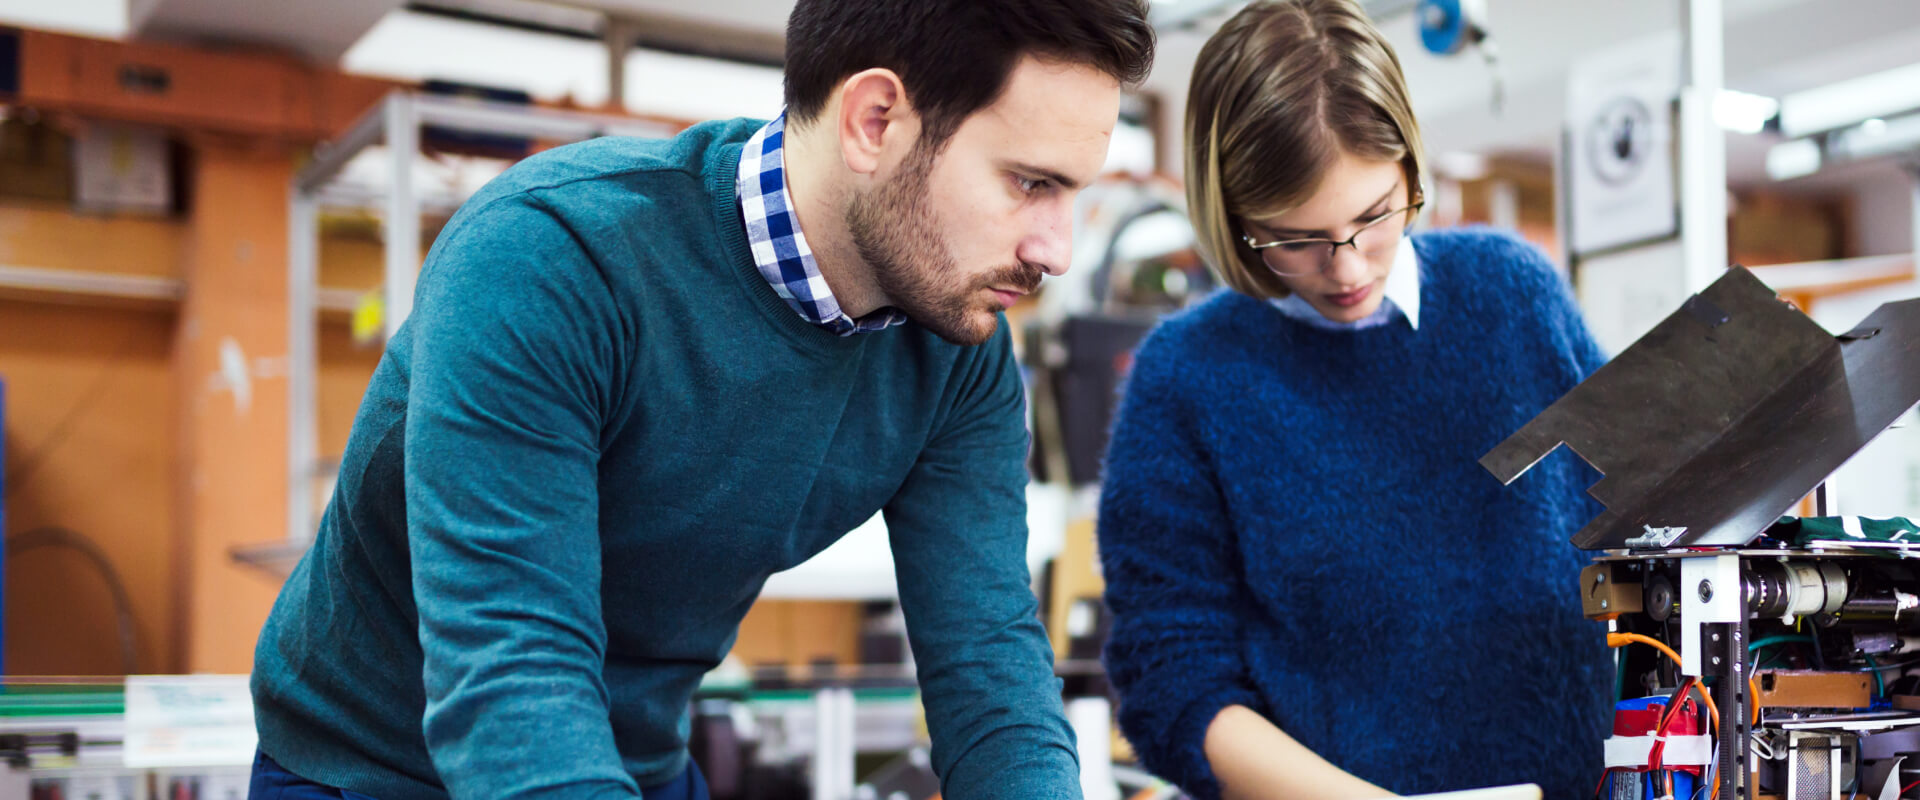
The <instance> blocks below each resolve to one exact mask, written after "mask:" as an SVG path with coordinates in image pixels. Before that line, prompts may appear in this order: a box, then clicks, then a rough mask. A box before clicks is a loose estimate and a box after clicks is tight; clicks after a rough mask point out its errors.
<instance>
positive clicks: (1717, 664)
mask: <svg viewBox="0 0 1920 800" xmlns="http://www.w3.org/2000/svg"><path fill="white" fill-rule="evenodd" d="M1713 665H1714V666H1716V667H1717V666H1720V657H1719V656H1714V657H1713Z"/></svg>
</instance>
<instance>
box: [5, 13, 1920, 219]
mask: <svg viewBox="0 0 1920 800" xmlns="http://www.w3.org/2000/svg"><path fill="white" fill-rule="evenodd" d="M119 1H120V2H124V3H125V4H126V9H125V11H126V15H125V27H126V29H127V30H128V31H130V32H131V33H132V34H134V35H137V36H150V37H161V38H170V39H218V40H229V41H248V42H254V43H269V44H277V45H281V46H285V47H290V48H293V49H296V50H298V51H300V52H302V53H306V54H308V55H309V56H310V57H313V58H316V59H320V60H328V61H331V60H337V59H338V58H339V56H340V54H341V53H344V52H345V51H346V49H347V47H348V46H350V45H351V44H352V43H353V42H354V41H355V40H357V39H358V38H359V37H360V36H361V35H363V34H364V33H366V32H367V31H368V30H370V29H371V28H373V26H374V24H375V22H377V21H378V20H379V19H380V17H382V16H383V15H385V14H387V13H389V12H391V11H393V10H394V9H396V8H399V7H400V6H401V5H402V4H403V0H328V1H327V2H316V3H277V4H276V9H277V10H276V12H275V13H274V14H272V15H265V14H260V13H258V11H257V6H258V2H259V0H119ZM424 1H425V2H430V3H431V4H433V5H435V6H440V7H451V8H455V9H459V8H470V9H473V10H474V11H476V13H480V14H482V15H491V16H520V17H527V18H531V19H534V21H536V22H542V18H544V19H545V20H546V21H547V22H549V23H550V22H551V21H553V20H559V21H561V24H562V25H563V26H564V25H576V26H577V25H579V24H580V23H579V20H581V19H591V18H593V17H594V16H596V15H597V13H601V12H604V13H610V14H615V15H619V16H622V17H627V18H633V19H637V20H640V21H641V24H639V25H638V26H637V29H636V30H637V32H639V33H641V34H642V35H643V36H644V35H646V34H647V33H648V32H654V33H657V34H660V35H663V36H667V38H669V39H672V40H673V41H679V42H685V41H695V42H707V41H717V40H725V39H731V40H732V43H733V45H735V46H738V47H741V48H746V49H751V50H753V51H754V52H759V53H762V54H764V53H765V52H767V48H768V46H769V43H773V46H774V47H776V48H777V37H778V36H779V35H780V32H781V31H782V29H783V28H784V26H785V21H786V16H787V14H788V12H789V11H790V10H791V9H792V6H793V1H792V0H564V2H546V1H545V0H424ZM1723 1H1724V5H1725V17H1726V27H1725V67H1726V69H1725V72H1726V85H1727V86H1728V87H1729V88H1733V89H1739V90H1742V91H1747V92H1753V93H1757V94H1763V95H1768V96H1775V97H1777V96H1779V95H1781V94H1784V93H1787V92H1792V91H1796V90H1801V89H1807V88H1811V87H1815V86H1819V85H1823V84H1826V83H1830V82H1833V81H1836V80H1839V79H1842V78H1847V77H1852V76H1856V75H1861V74H1866V73H1869V72H1874V71H1878V70H1882V69H1887V68H1891V67H1894V66H1899V65H1904V64H1908V63H1913V62H1915V61H1917V60H1920V2H1914V1H1913V0H1723ZM112 2H114V0H71V2H70V3H69V4H68V5H71V6H74V7H81V6H89V5H93V6H97V5H101V4H102V3H112ZM1203 2H1209V0H1160V2H1159V3H1158V4H1157V5H1161V6H1165V5H1167V4H1178V3H1203ZM1486 5H1487V11H1488V14H1487V17H1488V27H1489V28H1490V30H1491V32H1492V34H1493V40H1494V42H1495V43H1496V45H1497V46H1498V52H1499V54H1500V71H1501V74H1502V75H1503V77H1504V81H1505V87H1506V88H1505V94H1506V103H1505V108H1504V110H1503V111H1502V112H1501V113H1499V114H1495V113H1494V112H1493V110H1492V108H1491V103H1490V100H1491V91H1492V89H1491V87H1492V84H1491V78H1490V75H1491V73H1490V71H1489V69H1488V67H1487V65H1486V64H1485V63H1484V62H1483V61H1482V60H1481V59H1480V58H1478V57H1477V56H1474V55H1473V54H1471V53H1469V54H1463V55H1461V56H1456V57H1450V58H1438V57H1435V56H1432V55H1429V54H1428V53H1427V52H1426V51H1425V50H1424V49H1422V48H1421V47H1420V46H1419V43H1418V41H1417V37H1416V33H1415V30H1414V23H1413V20H1412V18H1411V15H1406V14H1402V15H1399V16H1397V17H1391V18H1387V19H1383V20H1380V21H1379V24H1380V26H1381V28H1382V29H1383V30H1384V31H1385V32H1386V33H1387V35H1388V37H1389V39H1391V40H1392V41H1393V42H1394V44H1395V47H1396V49H1397V50H1398V52H1399V54H1400V57H1401V60H1402V63H1403V65H1404V68H1405V71H1406V73H1407V79H1408V84H1409V89H1410V90H1411V92H1412V93H1413V96H1414V99H1415V107H1416V110H1417V112H1418V113H1419V115H1420V119H1421V124H1422V128H1423V132H1424V134H1425V137H1426V139H1427V142H1428V145H1429V147H1430V149H1432V150H1433V151H1435V152H1447V151H1469V152H1476V153H1481V154H1494V155H1509V156H1520V157H1530V158H1535V159H1545V158H1549V157H1550V156H1551V153H1552V151H1553V142H1554V140H1555V138H1556V136H1557V132H1558V130H1559V127H1560V124H1561V117H1562V114H1563V110H1564V106H1565V102H1566V92H1565V86H1566V81H1567V75H1568V70H1569V68H1570V66H1571V65H1572V64H1574V63H1575V62H1576V61H1578V60H1579V59H1581V58H1584V57H1587V56H1590V55H1593V54H1596V53H1599V52H1602V51H1604V50H1605V49H1607V48H1609V47H1611V46H1614V45H1619V44H1622V43H1626V42H1629V41H1632V40H1635V39H1637V38H1640V37H1644V36H1648V35H1652V34H1655V33H1657V32H1660V31H1663V30H1673V29H1675V28H1677V27H1678V25H1679V22H1680V10H1681V7H1682V5H1683V3H1682V0H1607V2H1604V3H1597V2H1592V1H1591V0H1486ZM49 13H50V12H49V11H48V10H47V4H44V3H39V2H35V0H0V22H5V21H7V20H8V18H10V17H11V18H13V19H14V20H16V21H22V20H24V21H25V24H36V23H38V24H43V25H44V24H48V23H47V19H48V17H47V15H48V14H49ZM36 15H38V16H36ZM54 16H58V15H54ZM1215 19H1216V20H1217V19H1218V17H1216V18H1215ZM567 20H571V21H572V22H567ZM51 26H52V27H60V26H59V25H58V24H57V20H56V24H53V25H51ZM1201 27H1202V29H1201V30H1195V31H1176V32H1169V33H1165V34H1163V35H1162V36H1161V41H1160V50H1159V57H1158V59H1157V63H1156V65H1155V69H1154V71H1153V74H1152V75H1151V76H1150V77H1149V78H1148V80H1147V83H1146V88H1148V89H1149V90H1151V91H1153V92H1155V93H1157V94H1159V95H1161V96H1162V97H1163V98H1165V100H1166V101H1167V102H1166V108H1167V110H1168V112H1169V118H1170V119H1178V118H1179V117H1178V112H1179V109H1180V108H1181V107H1182V106H1183V105H1184V102H1185V94H1186V83H1187V79H1188V75H1189V73H1190V71H1191V66H1192V63H1193V60H1194V56H1195V54H1196V53H1197V52H1198V50H1199V48H1200V46H1201V44H1202V43H1203V42H1204V40H1205V35H1206V33H1207V32H1209V31H1210V29H1211V26H1210V25H1205V24H1203V25H1202V26H1201ZM673 41H670V42H668V44H669V47H668V48H667V49H672V48H673ZM727 46H730V45H729V44H728V43H727V42H720V44H717V45H714V47H715V48H718V49H721V50H724V49H726V47H727ZM1775 141H1777V140H1776V139H1773V138H1771V137H1770V136H1767V135H1760V136H1746V135H1739V134H1729V137H1728V152H1729V164H1728V174H1729V178H1730V179H1731V180H1732V181H1734V182H1735V183H1751V182H1755V181H1761V180H1764V171H1763V166H1762V165H1763V163H1764V157H1765V152H1766V149H1767V148H1768V147H1769V146H1770V145H1771V144H1773V143H1774V142H1775ZM1797 184H1798V185H1806V186H1819V185H1821V182H1820V181H1819V180H1818V179H1811V180H1808V181H1805V182H1804V183H1801V182H1797Z"/></svg>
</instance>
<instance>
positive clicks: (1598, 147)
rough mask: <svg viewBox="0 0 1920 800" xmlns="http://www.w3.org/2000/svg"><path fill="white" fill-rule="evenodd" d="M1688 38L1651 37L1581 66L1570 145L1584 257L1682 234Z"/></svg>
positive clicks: (1571, 109)
mask: <svg viewBox="0 0 1920 800" xmlns="http://www.w3.org/2000/svg"><path fill="white" fill-rule="evenodd" d="M1679 90H1680V38H1679V36H1678V34H1673V33H1667V34H1662V35H1658V36H1653V37H1648V38H1645V39H1641V40H1638V41H1635V42H1632V43H1629V44H1626V45H1622V46H1620V47H1617V48H1612V49H1609V50H1607V51H1605V52H1603V53H1601V54H1599V55H1596V56H1593V57H1591V58H1587V59H1583V60H1581V61H1580V62H1578V63H1576V64H1574V66H1573V68H1572V70H1571V72H1570V73H1569V75H1568V81H1567V118H1566V137H1565V140H1564V153H1563V154H1562V157H1563V159H1564V161H1565V175H1566V180H1567V187H1566V200H1567V206H1568V217H1567V229H1568V230H1567V234H1568V243H1567V247H1568V251H1569V252H1570V253H1571V254H1572V255H1573V256H1574V257H1576V258H1578V257H1582V256H1586V255H1590V254H1593V253H1597V252H1602V251H1606V250H1611V249H1615V248H1618V247H1622V246H1625V245H1630V244H1634V243H1638V242H1646V241H1651V240H1656V239H1661V238H1665V237H1670V236H1674V235H1676V234H1677V233H1678V232H1679V229H1680V217H1679V206H1678V198H1677V195H1676V188H1675V177H1674V108H1673V100H1674V98H1675V97H1676V96H1677V95H1678V93H1679Z"/></svg>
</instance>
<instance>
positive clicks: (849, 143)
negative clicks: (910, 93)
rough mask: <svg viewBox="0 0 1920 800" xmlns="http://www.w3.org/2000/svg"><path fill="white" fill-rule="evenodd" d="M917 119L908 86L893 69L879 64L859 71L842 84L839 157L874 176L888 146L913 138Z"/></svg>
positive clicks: (897, 146) (858, 171)
mask: <svg viewBox="0 0 1920 800" xmlns="http://www.w3.org/2000/svg"><path fill="white" fill-rule="evenodd" d="M917 122H918V118H917V117H916V116H915V115H914V112H913V109H912V107H911V105H910V104H909V103H908V102H907V88H906V86H905V85H904V84H902V83H901V82H900V76H899V75H897V74H895V73H894V71H893V70H890V69H882V68H878V67H876V68H874V69H869V70H865V71H863V72H857V73H854V74H853V75H852V76H851V77H848V78H847V79H846V81H845V82H843V83H841V84H840V116H839V118H838V119H836V120H834V124H835V127H836V128H837V131H838V133H839V134H840V157H841V158H842V159H844V160H845V161H846V163H847V168H848V169H851V170H853V171H854V172H856V173H859V174H862V175H872V174H873V173H874V172H876V171H877V170H879V169H880V165H881V163H882V162H883V161H884V157H883V154H884V153H885V152H886V150H887V149H888V148H890V147H891V148H899V147H900V146H901V145H903V144H908V143H910V142H911V141H912V138H913V137H914V136H915V135H916V134H917V132H918V130H917V129H918V127H919V126H918V125H917V124H915V123H917ZM903 152H904V151H903Z"/></svg>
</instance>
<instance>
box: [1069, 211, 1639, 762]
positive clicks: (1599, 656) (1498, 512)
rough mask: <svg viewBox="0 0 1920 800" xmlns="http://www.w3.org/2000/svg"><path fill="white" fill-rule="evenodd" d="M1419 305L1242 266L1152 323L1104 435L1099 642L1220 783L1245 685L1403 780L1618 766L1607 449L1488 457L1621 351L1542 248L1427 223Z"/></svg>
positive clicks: (1122, 686) (1158, 751)
mask: <svg viewBox="0 0 1920 800" xmlns="http://www.w3.org/2000/svg"><path fill="white" fill-rule="evenodd" d="M1415 246H1416V248H1417V249H1418V252H1419V255H1420V261H1421V266H1422V271H1421V276H1422V286H1421V293H1422V294H1421V305H1422V311H1421V320H1420V328H1419V330H1418V331H1415V330H1412V329H1410V328H1409V327H1408V326H1406V325H1404V324H1390V325H1385V326H1381V327H1376V328H1372V329H1368V330H1361V331H1336V330H1322V329H1317V328H1313V327H1310V326H1307V325H1304V324H1301V323H1299V322H1297V321H1294V320H1291V319H1288V318H1287V317H1285V316H1283V315H1282V314H1281V313H1280V312H1279V311H1278V310H1276V309H1274V308H1273V307H1272V306H1271V305H1269V304H1268V303H1265V302H1263V301H1260V300H1256V299H1253V298H1250V297H1247V296H1245V295H1241V294H1236V293H1231V292H1225V293H1222V294H1220V295H1218V296H1215V297H1213V298H1211V299H1209V300H1208V301H1207V302H1205V303H1203V304H1202V305H1200V306H1199V307H1196V308H1194V309H1191V310H1189V311H1186V312H1183V313H1181V314H1178V315H1176V316H1173V317H1171V318H1169V319H1168V320H1167V321H1166V322H1165V323H1163V324H1162V325H1161V326H1160V327H1159V328H1158V329H1156V330H1155V331H1154V333H1153V334H1152V335H1151V336H1149V337H1148V339H1147V340H1146V341H1145V342H1144V343H1143V344H1142V345H1141V347H1140V350H1139V353H1138V354H1137V356H1136V360H1135V362H1134V366H1133V372H1132V374H1131V375H1130V376H1129V379H1128V383H1127V388H1126V395H1125V399H1124V402H1123V403H1122V407H1121V411H1120V415H1119V417H1118V421H1117V422H1116V424H1115V429H1114V434H1113V441H1112V446H1111V449H1110V450H1109V452H1108V456H1107V459H1108V460H1107V474H1106V479H1105V483H1104V487H1103V490H1102V495H1101V502H1100V551H1101V559H1102V562H1103V565H1104V568H1105V576H1106V580H1107V601H1108V603H1109V604H1110V606H1111V607H1112V610H1113V614H1114V626H1113V635H1112V638H1111V640H1110V641H1109V643H1108V646H1107V651H1106V660H1107V668H1108V670H1109V671H1110V673H1111V675H1112V679H1113V682H1114V685H1115V686H1116V687H1117V688H1118V689H1119V692H1120V725H1121V728H1122V730H1123V731H1124V732H1125V734H1126V735H1127V738H1128V739H1129V740H1130V741H1131V742H1132V744H1133V745H1134V747H1135V748H1136V749H1137V751H1138V752H1139V753H1140V756H1141V758H1142V759H1143V760H1144V762H1145V764H1146V766H1147V767H1148V768H1149V769H1151V770H1153V771H1154V772H1155V773H1157V774H1159V775H1161V776H1163V777H1165V778H1167V779H1168V780H1171V781H1173V782H1175V783H1177V784H1179V785H1180V786H1182V787H1183V788H1185V789H1186V790H1187V791H1188V792H1190V793H1193V794H1195V795H1196V796H1198V797H1201V798H1214V797H1217V796H1219V793H1220V785H1219V783H1218V781H1217V780H1216V778H1215V777H1214V775H1213V771H1212V769H1211V768H1210V766H1209V765H1208V763H1207V760H1206V757H1205V753H1204V747H1203V743H1204V740H1205V734H1206V729H1207V726H1208V724H1209V723H1210V722H1211V721H1212V720H1213V718H1214V716H1215V715H1216V714H1218V713H1219V711H1220V710H1221V709H1223V708H1225V707H1227V706H1229V705H1242V706H1246V707H1247V708H1250V709H1252V710H1254V711H1256V712H1259V713H1260V714H1262V715H1264V716H1266V717H1267V718H1268V719H1270V720H1272V721H1273V722H1274V723H1275V724H1276V725H1278V726H1279V727H1280V728H1281V729H1282V730H1284V731H1286V732H1287V733H1288V734H1290V735H1292V736H1293V737H1294V738H1295V739H1297V740H1299V741H1300V742H1301V743H1302V744H1303V745H1305V746H1306V747H1308V748H1310V749H1312V750H1313V751H1314V752H1316V753H1319V754H1320V755H1322V756H1324V757H1325V758H1327V759H1328V760H1329V761H1331V762H1332V763H1333V764H1335V765H1337V766H1339V767H1341V768H1343V769H1345V770H1347V771H1349V772H1352V773H1354V774H1356V775H1358V776H1360V777H1361V778H1364V779H1366V780H1369V781H1372V782H1373V783H1375V784H1377V785H1380V786H1382V787H1385V788H1387V789H1389V790H1392V791H1394V792H1396V793H1402V794H1405V793H1414V792H1436V791H1446V790H1455V789H1464V788H1469V787H1473V786H1485V785H1492V784H1502V783H1519V782H1534V783H1538V784H1540V785H1541V786H1542V787H1544V788H1545V790H1546V796H1547V797H1549V798H1573V797H1583V796H1585V795H1586V794H1588V793H1591V791H1592V786H1593V784H1594V782H1595V781H1596V780H1598V779H1599V775H1600V769H1601V762H1600V753H1601V742H1602V739H1603V738H1604V737H1605V736H1606V734H1607V730H1608V726H1609V720H1610V716H1609V711H1608V706H1609V704H1608V701H1607V696H1608V689H1609V687H1611V686H1612V680H1611V678H1610V677H1609V676H1610V675H1611V672H1610V669H1611V666H1610V663H1609V660H1608V659H1609V657H1608V653H1607V650H1606V647H1605V641H1604V639H1605V631H1604V629H1603V628H1602V627H1601V626H1600V625H1599V624H1597V623H1594V622H1590V621H1588V620H1586V619H1584V618H1583V617H1582V616H1581V612H1580V604H1579V596H1578V594H1577V591H1578V589H1577V576H1578V573H1579V570H1580V567H1581V565H1582V564H1583V563H1584V562H1585V561H1586V557H1585V555H1584V554H1583V553H1581V552H1580V551H1578V550H1576V549H1574V547H1573V546H1572V545H1571V544H1569V543H1568V541H1567V538H1568V536H1569V535H1570V534H1571V533H1572V532H1573V531H1574V530H1576V529H1578V528H1579V526H1580V525H1581V524H1582V523H1584V522H1585V521H1586V520H1588V519H1589V518H1591V517H1592V516H1593V515H1594V514H1596V513H1598V511H1599V506H1598V505H1597V504H1596V503H1594V502H1593V501H1592V500H1590V499H1589V498H1588V497H1587V496H1586V494H1585V492H1584V490H1585V488H1586V487H1587V486H1588V485H1590V484H1591V483H1592V482H1593V481H1594V480H1597V478H1598V473H1595V472H1593V471H1592V470H1591V469H1590V468H1588V467H1587V466H1586V465H1585V464H1583V463H1581V462H1579V460H1578V459H1577V458H1575V457H1573V456H1572V455H1571V454H1569V453H1567V452H1566V451H1565V450H1564V449H1563V450H1561V451H1560V452H1557V453H1555V454H1554V456H1552V457H1550V458H1549V459H1548V460H1547V461H1545V462H1543V463H1542V464H1541V465H1539V466H1538V467H1536V468H1535V469H1533V470H1532V471H1531V472H1529V473H1527V475H1525V476H1524V477H1523V478H1522V479H1521V480H1519V481H1518V482H1516V483H1515V484H1514V485H1513V486H1511V487H1503V486H1501V485H1500V483H1499V482H1498V481H1496V480H1494V479H1493V478H1492V477H1490V476H1489V475H1488V474H1487V473H1486V471H1485V470H1483V469H1481V467H1480V466H1479V464H1478V463H1476V460H1477V459H1478V458H1479V456H1480V455H1481V454H1482V453H1484V452H1486V451H1487V450H1488V449H1490V448H1492V447H1493V446H1494V445H1496V444H1498V443H1499V442H1500V441H1501V440H1502V439H1503V438H1505V437H1506V436H1507V435H1508V434H1509V433H1511V432H1512V431H1514V430H1515V429H1517V428H1519V427H1520V426H1521V425H1522V424H1524V423H1526V421H1527V420H1528V419H1530V418H1532V417H1533V415H1535V414H1537V413H1538V412H1539V411H1540V410H1541V409H1543V408H1545V407H1546V406H1547V405H1548V404H1550V403H1552V402H1553V401H1554V400H1555V399H1556V398H1558V397H1559V396H1560V395H1561V394H1562V393H1564V392H1565V391H1566V390H1567V389H1569V388H1571V387H1572V386H1573V385H1574V384H1576V383H1578V382H1579V381H1580V380H1581V378H1582V377H1583V376H1585V375H1586V374H1588V373H1590V372H1591V371H1592V370H1593V369H1595V368H1596V367H1598V366H1599V364H1600V363H1601V361H1602V360H1603V359H1602V357H1601V356H1600V353H1599V350H1598V348H1597V347H1596V346H1595V345H1594V343H1593V340H1592V338H1591V337H1590V336H1589V335H1588V333H1587V331H1586V329H1585V327H1584V325H1583V324H1582V323H1581V321H1580V317H1579V315H1578V312H1577V311H1576V310H1575V308H1574V305H1573V303H1572V300H1571V298H1570V296H1569V294H1568V292H1567V289H1566V286H1565V284H1564V282H1563V281H1562V280H1561V279H1560V278H1559V277H1558V276H1557V275H1556V274H1555V273H1554V271H1553V269H1552V268H1551V266H1550V265H1549V264H1548V263H1547V262H1546V260H1545V259H1544V258H1543V257H1542V256H1541V255H1540V253H1539V252H1538V251H1536V250H1534V249H1533V248H1531V247H1529V246H1528V245H1526V244H1524V243H1522V242H1520V241H1519V240H1516V239H1514V238H1511V237H1509V236H1505V235H1502V234H1499V233H1495V232H1492V231H1487V230H1468V231H1448V232H1436V233H1427V234H1422V235H1420V236H1418V237H1416V239H1415Z"/></svg>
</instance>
